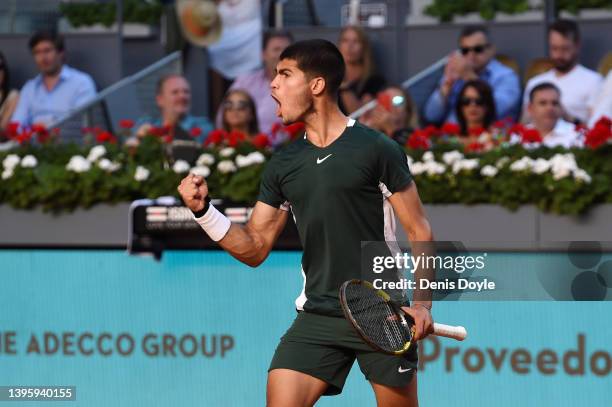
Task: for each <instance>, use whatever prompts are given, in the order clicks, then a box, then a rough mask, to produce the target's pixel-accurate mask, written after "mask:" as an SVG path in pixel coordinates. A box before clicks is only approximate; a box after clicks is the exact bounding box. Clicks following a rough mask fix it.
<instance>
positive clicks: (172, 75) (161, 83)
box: [155, 72, 185, 95]
mask: <svg viewBox="0 0 612 407" xmlns="http://www.w3.org/2000/svg"><path fill="white" fill-rule="evenodd" d="M172 78H183V79H185V77H184V76H183V75H181V74H180V73H176V72H171V73H167V74H164V75H162V76H161V77H160V78H159V79H158V80H157V84H156V86H155V94H156V95H160V94H161V92H162V89H163V88H164V85H165V84H166V82H168V80H170V79H172Z"/></svg>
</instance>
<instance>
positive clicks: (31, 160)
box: [21, 154, 38, 168]
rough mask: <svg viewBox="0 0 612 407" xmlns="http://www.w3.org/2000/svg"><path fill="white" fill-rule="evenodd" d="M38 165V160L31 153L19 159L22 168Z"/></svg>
mask: <svg viewBox="0 0 612 407" xmlns="http://www.w3.org/2000/svg"><path fill="white" fill-rule="evenodd" d="M37 165H38V160H37V159H36V157H34V156H33V155H31V154H28V155H26V156H25V157H23V158H22V159H21V166H22V167H23V168H34V167H36V166H37Z"/></svg>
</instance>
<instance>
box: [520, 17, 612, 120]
mask: <svg viewBox="0 0 612 407" xmlns="http://www.w3.org/2000/svg"><path fill="white" fill-rule="evenodd" d="M548 48H549V57H550V59H551V60H552V63H553V65H554V68H553V69H551V70H550V71H547V72H544V73H542V74H540V75H537V76H535V77H533V78H532V79H531V80H529V82H527V86H526V87H525V93H524V95H523V121H528V119H529V112H527V111H526V108H527V104H528V102H529V99H528V98H529V94H530V92H531V89H533V88H534V87H535V86H536V85H538V84H540V83H544V82H550V83H552V84H554V85H555V86H557V88H559V90H560V91H561V105H562V107H563V111H564V115H563V116H564V118H565V119H566V120H568V121H571V122H574V123H586V122H587V121H588V119H589V116H590V113H591V109H592V107H593V104H594V101H595V97H596V96H597V94H598V93H599V87H600V86H601V82H602V77H601V75H600V74H598V73H597V72H595V71H592V70H590V69H588V68H586V67H584V66H582V65H580V64H578V58H579V54H580V31H579V29H578V25H577V24H576V23H575V22H573V21H570V20H558V21H556V22H554V23H553V24H551V25H550V27H549V28H548Z"/></svg>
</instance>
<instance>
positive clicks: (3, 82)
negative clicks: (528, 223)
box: [0, 20, 612, 149]
mask: <svg viewBox="0 0 612 407" xmlns="http://www.w3.org/2000/svg"><path fill="white" fill-rule="evenodd" d="M292 42H293V37H292V35H291V33H289V32H287V31H283V30H270V31H268V32H265V33H264V35H263V43H262V54H261V60H262V66H261V68H260V69H259V70H256V71H254V72H250V73H247V74H244V75H241V76H239V77H237V78H236V79H235V80H234V82H233V83H232V84H231V86H230V87H229V89H228V91H227V93H226V94H225V96H224V98H223V100H222V102H221V104H220V107H219V109H218V110H217V112H216V115H215V118H214V123H213V121H211V120H210V119H208V118H207V117H203V116H197V115H193V114H192V113H191V86H190V84H189V82H188V80H187V79H186V78H185V77H184V76H182V75H180V74H170V75H165V76H163V77H162V78H160V80H159V82H158V85H157V90H156V98H155V102H156V105H157V107H158V110H159V113H158V115H156V116H154V117H148V116H147V117H141V118H140V119H139V120H138V121H137V122H136V126H135V127H134V130H135V132H134V137H132V138H131V139H130V142H132V143H138V140H139V139H140V138H142V137H143V136H145V135H147V134H149V133H150V132H151V130H152V129H154V128H166V129H168V131H169V132H170V134H171V135H172V136H174V137H179V138H181V137H191V138H192V139H195V140H197V141H198V142H200V143H205V142H206V140H208V142H209V143H210V141H211V139H209V135H211V134H213V130H214V129H215V128H217V129H219V131H224V132H226V133H227V134H230V133H232V134H234V135H236V134H240V137H241V140H243V139H244V140H254V139H255V138H258V143H259V144H258V145H267V146H271V147H276V146H278V145H280V144H283V143H284V142H285V141H286V140H287V137H286V134H287V133H286V132H283V131H279V129H283V128H284V126H283V125H282V123H280V121H279V118H278V117H277V115H276V110H277V104H276V102H275V101H274V99H272V97H271V96H270V82H271V81H272V79H273V77H274V75H275V68H276V65H277V63H278V60H279V56H280V54H281V52H282V51H283V50H284V49H285V48H286V47H287V46H289V45H290V44H291V43H292ZM548 43H549V47H548V48H549V55H548V57H549V58H548V59H549V61H550V63H551V66H552V67H551V68H550V69H549V70H547V71H545V72H541V73H540V74H538V75H535V76H533V77H532V78H530V79H529V80H528V81H527V84H526V86H525V88H524V89H521V82H520V79H519V76H518V75H517V73H516V72H515V70H514V69H512V68H511V67H508V66H506V65H504V64H503V63H502V62H500V60H498V59H496V49H495V45H494V44H493V43H492V41H491V38H490V34H489V32H488V30H487V28H486V27H484V26H481V25H473V26H467V27H465V28H464V29H463V30H462V31H461V32H460V35H459V38H458V48H457V50H456V51H453V52H452V53H451V55H449V57H448V61H447V63H446V65H445V67H444V71H443V74H442V77H441V79H440V81H439V82H438V84H437V86H436V87H435V89H434V90H433V92H432V93H431V94H430V96H429V97H428V98H427V99H426V101H425V103H424V105H423V106H422V107H421V109H419V108H418V107H417V106H416V105H415V103H414V102H413V100H412V98H411V97H410V95H409V94H408V93H407V91H406V90H405V89H402V87H401V86H397V85H393V84H389V83H387V81H386V80H385V78H384V77H383V76H382V75H381V74H380V72H378V71H377V69H376V64H375V62H374V58H373V53H372V47H371V44H370V41H369V39H368V37H367V35H366V33H365V31H364V30H363V29H361V28H359V27H354V26H347V27H345V28H343V29H342V31H341V32H340V35H339V38H338V42H337V44H338V49H339V50H340V52H341V54H342V56H343V58H344V60H345V64H346V71H345V75H344V81H343V82H342V84H341V87H340V90H339V94H338V98H339V105H340V108H341V109H342V111H343V112H344V113H345V114H350V113H352V112H354V111H356V110H358V109H359V108H361V107H362V106H363V105H365V104H367V103H368V102H371V101H372V100H376V104H375V107H374V108H372V109H369V110H367V111H365V113H363V114H362V115H361V116H360V117H359V120H360V121H361V122H362V123H364V124H365V125H367V126H370V127H372V128H375V129H378V130H380V131H382V132H383V133H385V134H387V135H388V136H389V137H391V138H393V139H394V140H396V141H397V142H398V143H400V144H402V145H404V144H406V143H407V141H408V139H409V138H410V136H411V134H412V133H413V132H414V131H415V130H416V129H417V128H418V127H419V125H435V126H440V127H443V126H446V128H447V129H450V128H452V129H454V130H453V131H454V132H456V133H457V134H456V135H457V136H458V139H459V140H460V142H462V143H464V144H465V145H472V144H474V143H478V144H479V145H481V146H482V148H484V149H487V148H490V147H492V146H494V145H495V140H494V139H492V138H491V136H490V134H491V133H492V132H491V131H490V130H491V128H492V126H498V123H500V122H501V121H504V122H506V123H519V122H521V123H523V125H524V127H523V128H525V129H531V130H532V131H537V133H538V134H539V136H540V137H541V142H542V143H543V144H544V145H546V146H549V147H556V146H563V147H574V146H581V145H582V143H583V141H582V140H581V136H580V131H578V130H577V129H578V127H577V126H579V125H582V126H593V125H594V124H595V123H596V122H597V121H598V120H599V119H600V118H602V117H611V116H612V72H610V73H608V74H607V77H606V79H605V81H604V79H603V78H602V76H601V75H600V74H599V73H597V72H595V71H592V70H590V69H588V68H586V67H584V66H583V65H581V64H580V63H579V56H580V48H581V37H580V31H579V29H578V26H577V24H576V23H575V22H572V21H569V20H558V21H556V22H554V23H553V24H551V25H550V27H549V29H548ZM29 47H30V50H31V53H32V56H33V59H34V63H35V65H36V67H37V69H38V71H39V74H38V75H37V76H36V77H34V78H32V79H30V80H29V81H27V82H26V84H25V85H24V86H23V88H22V89H21V91H20V92H19V91H17V90H16V89H13V88H11V87H10V81H9V70H8V64H7V61H6V59H5V58H4V56H3V55H2V54H1V53H0V130H2V132H0V138H1V137H2V133H3V132H4V130H5V129H7V127H8V126H9V124H10V123H18V125H19V126H21V127H26V126H32V125H35V124H41V125H49V124H52V123H55V122H57V121H58V120H60V119H61V118H62V117H65V116H67V115H69V114H70V113H71V112H72V111H74V110H75V109H76V108H78V107H80V106H83V105H84V104H86V103H87V102H88V101H90V100H92V99H93V98H94V97H95V95H96V87H95V84H94V82H93V80H92V78H91V77H90V76H89V75H87V74H86V73H83V72H80V71H78V70H76V69H74V68H71V67H70V66H68V65H67V64H65V62H64V61H65V52H66V51H65V47H64V42H63V39H62V37H61V36H58V35H55V34H53V33H48V32H40V33H36V34H34V35H33V36H32V38H31V40H30V43H29ZM521 95H522V97H521ZM419 113H420V114H419ZM13 126H15V125H14V124H13ZM292 131H293V130H292ZM215 134H216V135H217V136H218V133H215ZM291 134H293V133H291ZM262 135H265V138H266V142H265V143H262V141H261V140H262V137H264V136H262ZM513 140H514V141H516V140H517V139H516V137H515V138H514V139H513ZM511 142H512V141H511Z"/></svg>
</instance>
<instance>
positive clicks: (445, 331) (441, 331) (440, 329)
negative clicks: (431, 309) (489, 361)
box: [433, 322, 467, 341]
mask: <svg viewBox="0 0 612 407" xmlns="http://www.w3.org/2000/svg"><path fill="white" fill-rule="evenodd" d="M433 329H434V332H433V333H434V335H436V336H444V337H446V338H452V339H456V340H458V341H462V340H464V339H465V338H466V337H467V331H466V330H465V328H464V327H462V326H452V325H445V324H439V323H437V322H434V324H433Z"/></svg>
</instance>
